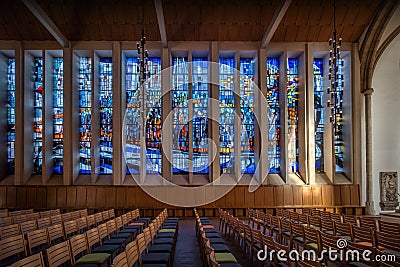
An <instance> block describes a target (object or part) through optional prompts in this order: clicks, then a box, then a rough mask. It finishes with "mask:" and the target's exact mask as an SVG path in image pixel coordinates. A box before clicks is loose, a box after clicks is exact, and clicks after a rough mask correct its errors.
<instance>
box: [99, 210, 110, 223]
mask: <svg viewBox="0 0 400 267" xmlns="http://www.w3.org/2000/svg"><path fill="white" fill-rule="evenodd" d="M101 216H103V220H104V221H108V220H109V219H110V216H109V215H108V210H105V211H103V212H102V213H101Z"/></svg>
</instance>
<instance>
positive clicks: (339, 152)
mask: <svg viewBox="0 0 400 267" xmlns="http://www.w3.org/2000/svg"><path fill="white" fill-rule="evenodd" d="M343 64H344V61H343ZM337 68H338V73H337V75H338V79H337V83H338V88H337V91H338V92H340V93H338V94H337V97H338V99H337V108H336V109H337V114H336V116H337V118H336V121H337V130H336V133H335V137H334V149H335V160H336V172H343V162H344V160H343V150H344V145H343V90H344V88H343V85H344V81H343V79H344V72H343V65H342V64H341V62H339V61H338V63H337Z"/></svg>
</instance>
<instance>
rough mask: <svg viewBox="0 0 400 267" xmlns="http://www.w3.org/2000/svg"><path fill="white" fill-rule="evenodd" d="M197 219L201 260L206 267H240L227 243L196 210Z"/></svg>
mask: <svg viewBox="0 0 400 267" xmlns="http://www.w3.org/2000/svg"><path fill="white" fill-rule="evenodd" d="M194 213H195V217H196V236H197V239H198V242H199V245H200V252H201V258H202V261H203V264H204V266H206V267H218V266H226V265H229V266H230V267H240V266H241V265H240V264H239V263H237V259H236V258H235V256H234V255H233V254H232V252H231V251H230V249H229V248H228V246H227V245H226V243H225V241H224V240H223V239H222V238H221V236H220V235H219V233H218V232H217V231H216V230H215V229H214V226H213V225H212V223H211V222H210V220H209V219H208V218H207V217H199V214H198V213H197V210H196V209H194Z"/></svg>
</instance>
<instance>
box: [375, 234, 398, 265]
mask: <svg viewBox="0 0 400 267" xmlns="http://www.w3.org/2000/svg"><path fill="white" fill-rule="evenodd" d="M375 236H376V247H377V248H378V249H379V250H381V251H382V252H383V253H385V254H393V255H396V256H397V257H398V258H399V259H400V235H394V234H388V233H383V232H379V231H375Z"/></svg>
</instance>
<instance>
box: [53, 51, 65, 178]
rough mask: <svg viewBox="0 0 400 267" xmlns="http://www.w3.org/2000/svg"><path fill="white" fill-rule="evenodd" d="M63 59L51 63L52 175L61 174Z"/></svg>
mask: <svg viewBox="0 0 400 267" xmlns="http://www.w3.org/2000/svg"><path fill="white" fill-rule="evenodd" d="M63 103H64V81H63V59H62V58H54V61H53V110H54V114H53V157H54V170H53V171H54V173H57V174H61V173H63V139H64V130H63Z"/></svg>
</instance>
